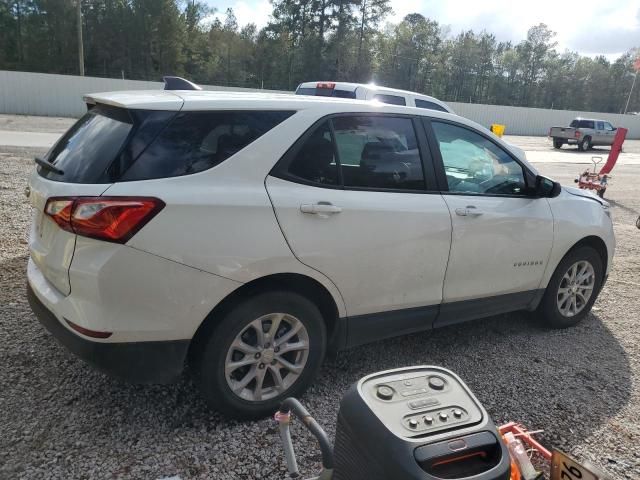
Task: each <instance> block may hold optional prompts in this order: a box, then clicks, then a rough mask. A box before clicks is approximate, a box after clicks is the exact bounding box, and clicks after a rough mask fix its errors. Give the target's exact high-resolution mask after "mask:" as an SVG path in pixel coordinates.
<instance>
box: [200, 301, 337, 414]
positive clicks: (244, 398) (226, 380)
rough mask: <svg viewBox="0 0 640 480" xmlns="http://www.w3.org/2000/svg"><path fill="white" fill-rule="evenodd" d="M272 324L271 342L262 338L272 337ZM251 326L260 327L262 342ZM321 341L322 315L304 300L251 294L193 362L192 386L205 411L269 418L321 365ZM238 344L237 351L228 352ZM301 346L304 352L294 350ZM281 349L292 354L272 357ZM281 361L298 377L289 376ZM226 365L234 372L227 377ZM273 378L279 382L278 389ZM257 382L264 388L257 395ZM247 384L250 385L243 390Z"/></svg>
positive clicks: (323, 333) (211, 335)
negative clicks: (204, 403)
mask: <svg viewBox="0 0 640 480" xmlns="http://www.w3.org/2000/svg"><path fill="white" fill-rule="evenodd" d="M274 321H279V327H278V328H277V329H276V331H275V342H273V337H271V338H269V337H268V336H265V334H269V333H272V332H271V331H270V328H272V326H273V322H274ZM256 324H258V325H262V326H263V337H264V339H263V341H262V342H260V339H259V333H258V330H257V329H256V328H255V327H256ZM294 326H295V327H296V328H298V330H297V333H295V334H294V335H293V336H291V338H290V339H288V340H287V341H285V342H284V343H283V344H281V345H280V346H277V342H278V339H280V340H282V339H284V338H285V337H286V336H287V335H288V334H290V332H291V331H292V330H293V327H294ZM265 330H266V332H265ZM326 337H327V334H326V328H325V322H324V319H323V318H322V314H321V313H320V310H319V309H318V307H317V306H316V305H315V304H314V303H312V302H311V301H309V300H308V299H307V298H305V297H303V296H301V295H299V294H297V293H293V292H286V291H272V292H265V293H260V294H257V295H255V296H253V297H250V298H248V299H247V300H245V301H243V302H242V303H240V304H238V305H237V306H236V307H234V308H232V309H231V310H230V311H229V312H228V313H227V314H226V315H224V317H223V318H222V319H221V321H220V323H219V324H218V325H217V326H216V327H215V328H213V329H211V331H210V333H209V334H208V337H207V338H206V339H205V340H204V342H203V344H202V348H201V351H200V352H199V354H198V355H197V356H196V358H195V359H194V360H195V365H194V367H195V371H196V378H197V383H198V384H199V387H200V390H201V391H202V394H203V396H204V398H205V400H206V401H207V403H208V404H209V406H210V407H212V408H213V409H214V410H217V411H219V412H221V413H223V414H225V415H226V416H229V417H232V418H237V419H255V418H261V417H265V416H268V415H272V414H273V413H274V412H275V411H276V410H277V409H278V407H279V406H280V403H281V402H282V400H284V399H285V398H287V397H292V396H293V397H295V396H298V395H301V394H302V393H303V392H304V391H305V390H306V389H307V387H308V386H309V385H310V384H311V382H312V381H313V379H314V378H315V376H316V374H317V373H318V370H319V369H320V366H321V365H322V361H323V359H324V354H325V350H326ZM239 340H242V342H243V343H242V347H241V348H242V350H240V349H238V348H237V347H235V348H234V347H232V343H234V342H238V341H239ZM305 342H306V344H307V348H306V349H305V348H302V347H300V345H304V343H305ZM236 345H238V346H240V343H236ZM285 346H288V347H292V348H293V350H291V351H288V352H285V353H277V350H278V349H280V350H283V349H284V348H285ZM263 347H265V348H263ZM281 361H282V362H287V363H289V365H290V366H291V365H292V366H293V367H298V368H300V371H299V372H298V373H297V374H296V373H293V371H292V370H289V369H287V368H286V367H285V366H284V364H283V363H282V364H281V363H280V362H281ZM232 363H236V368H234V369H233V370H229V372H228V374H227V371H226V368H225V367H226V366H228V365H229V364H232ZM237 365H242V366H240V367H238V366H237ZM276 370H277V371H278V373H275V372H276ZM276 375H279V376H280V380H279V384H280V387H279V388H277V387H276V385H277V382H276ZM260 378H262V382H264V383H263V384H262V386H263V388H261V389H260V393H259V394H258V393H257V392H258V388H257V387H258V381H259V379H260ZM247 379H251V380H250V381H249V382H248V384H247V385H246V386H245V387H243V386H242V384H243V383H244V382H246V381H247ZM232 386H233V387H234V388H233V389H232ZM234 389H235V390H236V393H234Z"/></svg>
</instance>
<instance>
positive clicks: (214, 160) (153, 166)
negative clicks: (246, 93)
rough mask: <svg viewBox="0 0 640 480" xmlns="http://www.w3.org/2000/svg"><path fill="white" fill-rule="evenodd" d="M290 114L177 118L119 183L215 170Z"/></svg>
mask: <svg viewBox="0 0 640 480" xmlns="http://www.w3.org/2000/svg"><path fill="white" fill-rule="evenodd" d="M293 113H294V112H291V111H286V112H285V111H235V112H234V111H211V112H183V113H179V114H177V115H176V116H175V117H174V119H173V120H172V121H171V123H169V125H167V127H166V128H165V129H164V130H163V131H162V133H161V134H160V135H159V136H158V137H157V138H156V139H155V140H154V141H153V143H152V144H151V145H150V146H149V147H148V148H147V149H146V150H145V151H144V152H143V153H142V154H141V155H140V156H139V157H138V159H137V160H136V161H135V162H134V163H133V165H132V166H131V167H130V168H129V169H128V170H127V171H126V172H124V174H123V175H122V177H121V178H120V180H122V181H132V180H148V179H153V178H167V177H177V176H181V175H189V174H192V173H197V172H201V171H203V170H207V169H209V168H211V167H214V166H216V165H218V164H220V163H221V162H223V161H225V160H226V159H227V158H229V157H231V156H232V155H234V154H235V153H237V152H239V151H240V150H242V149H243V148H244V147H246V146H247V145H249V144H250V143H252V142H253V141H254V140H256V139H258V138H259V137H261V136H262V135H264V134H265V133H266V132H268V131H269V130H271V129H272V128H274V127H275V126H276V125H278V124H279V123H281V122H283V121H284V120H285V119H287V118H289V117H290V116H291V115H293Z"/></svg>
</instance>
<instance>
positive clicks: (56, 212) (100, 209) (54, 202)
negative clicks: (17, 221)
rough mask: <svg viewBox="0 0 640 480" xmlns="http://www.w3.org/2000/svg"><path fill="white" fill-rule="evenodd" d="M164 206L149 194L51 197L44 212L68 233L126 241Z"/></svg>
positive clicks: (117, 241) (112, 240)
mask: <svg viewBox="0 0 640 480" xmlns="http://www.w3.org/2000/svg"><path fill="white" fill-rule="evenodd" d="M164 205H165V203H164V202H163V201H162V200H159V199H157V198H152V197H53V198H50V199H49V200H48V201H47V204H46V206H45V208H44V211H45V213H46V214H47V215H48V216H49V217H51V218H52V219H53V221H54V222H56V223H57V224H58V225H59V226H60V228H62V229H64V230H67V231H68V232H73V233H76V234H77V235H82V236H84V237H90V238H96V239H98V240H106V241H108V242H116V243H126V242H127V241H128V240H129V239H130V238H131V237H133V236H134V235H135V234H136V233H137V232H138V231H139V230H140V229H141V228H142V227H144V226H145V225H146V224H147V222H148V221H149V220H151V219H152V218H153V217H154V216H155V215H156V214H157V213H158V212H159V211H160V210H162V209H163V208H164Z"/></svg>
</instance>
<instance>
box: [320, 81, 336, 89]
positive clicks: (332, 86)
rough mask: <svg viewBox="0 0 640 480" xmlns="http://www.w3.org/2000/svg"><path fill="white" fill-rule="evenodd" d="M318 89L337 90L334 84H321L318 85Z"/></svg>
mask: <svg viewBox="0 0 640 480" xmlns="http://www.w3.org/2000/svg"><path fill="white" fill-rule="evenodd" d="M316 88H328V89H329V90H333V89H334V88H336V84H335V83H334V82H320V83H316Z"/></svg>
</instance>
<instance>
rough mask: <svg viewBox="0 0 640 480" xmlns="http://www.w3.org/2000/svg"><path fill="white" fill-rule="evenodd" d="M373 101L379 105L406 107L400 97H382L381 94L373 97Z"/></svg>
mask: <svg viewBox="0 0 640 480" xmlns="http://www.w3.org/2000/svg"><path fill="white" fill-rule="evenodd" d="M373 99H374V100H377V101H378V102H381V103H388V104H389V105H406V104H407V102H406V100H405V98H404V97H400V96H398V95H384V94H382V93H379V94H377V95H376V96H374V97H373Z"/></svg>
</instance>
